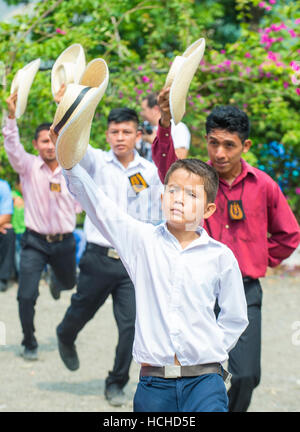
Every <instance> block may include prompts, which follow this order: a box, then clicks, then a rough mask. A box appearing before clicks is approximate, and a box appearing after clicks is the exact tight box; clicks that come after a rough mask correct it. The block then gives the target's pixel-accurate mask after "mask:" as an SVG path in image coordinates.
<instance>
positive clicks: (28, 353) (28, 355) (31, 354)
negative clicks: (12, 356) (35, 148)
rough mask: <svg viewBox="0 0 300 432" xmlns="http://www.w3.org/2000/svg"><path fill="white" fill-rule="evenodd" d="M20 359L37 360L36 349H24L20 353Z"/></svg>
mask: <svg viewBox="0 0 300 432" xmlns="http://www.w3.org/2000/svg"><path fill="white" fill-rule="evenodd" d="M22 357H23V358H24V360H29V361H35V360H38V351H37V348H33V349H29V348H26V347H24V351H23V352H22Z"/></svg>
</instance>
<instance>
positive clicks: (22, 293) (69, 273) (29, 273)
mask: <svg viewBox="0 0 300 432" xmlns="http://www.w3.org/2000/svg"><path fill="white" fill-rule="evenodd" d="M21 248H22V249H21V258H20V274H19V289H18V296H17V299H18V302H19V316H20V320H21V325H22V330H23V334H24V339H23V341H22V345H24V346H25V347H27V348H29V349H34V348H36V347H37V346H38V344H37V340H36V338H35V336H34V332H35V328H34V312H35V311H34V307H35V303H36V300H37V297H38V295H39V282H40V279H41V274H42V271H43V270H44V268H45V265H46V264H49V265H50V266H51V268H52V270H53V273H54V275H55V277H56V279H57V280H58V282H59V284H60V288H61V289H65V290H70V289H72V288H73V287H74V285H75V284H76V242H75V238H74V236H73V235H70V236H69V237H66V238H64V239H63V240H62V241H59V242H53V243H48V242H47V241H46V240H44V239H42V238H39V237H37V236H36V235H33V234H32V233H31V232H29V231H25V233H24V234H23V236H22V239H21ZM45 319H47V317H45Z"/></svg>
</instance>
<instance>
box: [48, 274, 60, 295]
mask: <svg viewBox="0 0 300 432" xmlns="http://www.w3.org/2000/svg"><path fill="white" fill-rule="evenodd" d="M49 288H50V293H51V295H52V297H53V298H54V300H58V299H59V298H60V288H59V285H58V282H57V280H56V277H55V276H54V274H53V273H52V272H51V277H50V284H49Z"/></svg>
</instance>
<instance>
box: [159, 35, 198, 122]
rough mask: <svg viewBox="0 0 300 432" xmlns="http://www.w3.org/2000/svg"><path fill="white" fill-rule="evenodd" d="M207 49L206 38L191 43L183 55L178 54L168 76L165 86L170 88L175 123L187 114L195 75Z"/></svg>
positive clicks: (170, 101)
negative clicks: (187, 103) (186, 107)
mask: <svg viewBox="0 0 300 432" xmlns="http://www.w3.org/2000/svg"><path fill="white" fill-rule="evenodd" d="M204 50H205V39H204V38H200V39H198V40H197V41H196V42H194V43H193V44H192V45H190V46H189V47H188V48H187V49H186V50H185V51H184V53H183V54H182V55H181V56H176V57H175V59H174V61H173V63H172V65H171V68H170V70H169V73H168V75H167V78H166V82H165V87H171V88H170V96H169V103H170V111H171V116H172V118H173V120H174V123H175V124H178V123H179V122H180V121H181V119H182V117H183V116H184V114H185V105H186V98H187V94H188V91H189V87H190V84H191V81H192V79H193V76H194V75H195V72H196V70H197V68H198V66H199V64H200V61H201V59H202V57H203V54H204Z"/></svg>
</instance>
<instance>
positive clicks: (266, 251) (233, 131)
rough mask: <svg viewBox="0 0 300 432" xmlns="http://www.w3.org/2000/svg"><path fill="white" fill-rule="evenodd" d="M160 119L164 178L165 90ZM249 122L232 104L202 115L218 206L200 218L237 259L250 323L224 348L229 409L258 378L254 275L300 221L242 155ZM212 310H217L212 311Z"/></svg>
mask: <svg viewBox="0 0 300 432" xmlns="http://www.w3.org/2000/svg"><path fill="white" fill-rule="evenodd" d="M158 103H159V106H160V111H161V119H160V122H159V127H158V131H157V136H156V138H155V140H154V142H153V144H152V158H153V161H154V162H155V164H156V165H157V167H158V170H159V175H160V178H161V180H162V181H163V179H164V177H165V175H166V173H167V170H168V169H169V167H170V165H171V164H172V163H173V162H175V161H176V159H177V157H176V154H175V151H174V147H173V142H172V137H171V133H170V120H171V113H170V107H169V89H164V90H162V91H161V92H160V94H159V97H158ZM249 132H250V122H249V119H248V116H247V115H246V113H244V112H243V111H241V110H239V109H238V108H235V107H233V106H223V107H216V108H214V109H213V111H212V112H211V114H210V115H209V116H208V117H207V120H206V141H207V150H208V156H209V159H210V160H209V162H208V163H209V164H211V165H213V167H214V168H215V169H216V170H217V172H218V174H219V190H218V194H217V198H216V201H215V202H216V205H217V210H216V212H215V213H214V215H213V216H212V217H210V218H209V219H208V220H206V221H205V229H206V230H207V232H208V234H209V235H210V236H211V237H213V238H214V239H216V240H218V241H221V242H222V243H225V244H226V245H227V246H228V247H229V248H230V249H231V250H232V251H233V253H234V255H235V257H236V258H237V260H238V263H239V266H240V269H241V272H242V275H243V281H244V288H245V294H246V299H247V306H248V320H249V325H248V327H247V329H246V330H245V332H244V333H243V334H242V336H241V337H240V339H239V341H238V343H237V345H236V346H235V347H234V348H233V350H232V351H231V352H230V353H229V362H228V369H229V371H230V372H231V373H232V379H231V387H230V389H229V391H228V397H229V411H239V412H244V411H247V409H248V407H249V405H250V401H251V396H252V392H253V390H254V388H255V387H256V386H257V385H258V384H259V381H260V357H261V356H260V352H261V302H262V289H261V286H260V282H259V278H260V277H263V276H265V274H266V270H267V267H268V266H269V267H275V266H277V265H278V264H280V263H281V261H283V260H284V259H286V258H288V257H289V256H290V255H291V253H292V252H293V251H294V250H295V249H296V248H297V246H298V245H299V242H300V230H299V225H298V223H297V221H296V218H295V217H294V215H293V213H292V211H291V209H290V207H289V205H288V203H287V201H286V198H285V197H284V195H283V194H282V192H281V190H280V188H279V186H278V185H277V184H276V183H275V182H274V181H273V180H272V179H271V178H270V177H269V176H268V175H267V174H266V173H264V172H263V171H260V170H259V169H257V168H254V167H252V166H251V165H249V164H248V163H247V162H245V161H244V160H243V159H242V158H241V155H242V153H246V152H247V151H248V150H249V149H250V147H251V140H250V139H249ZM216 313H217V312H216Z"/></svg>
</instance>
